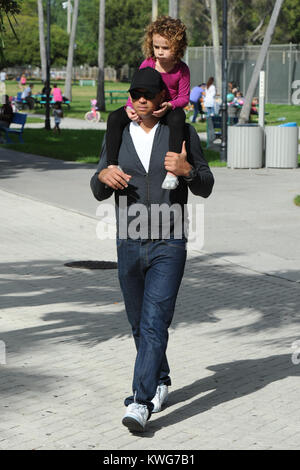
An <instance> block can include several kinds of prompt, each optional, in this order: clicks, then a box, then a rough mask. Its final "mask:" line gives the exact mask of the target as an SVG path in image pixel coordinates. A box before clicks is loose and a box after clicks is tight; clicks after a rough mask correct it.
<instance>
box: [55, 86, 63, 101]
mask: <svg viewBox="0 0 300 470" xmlns="http://www.w3.org/2000/svg"><path fill="white" fill-rule="evenodd" d="M52 95H53V101H54V102H55V103H62V102H63V95H62V92H61V89H60V88H59V87H58V86H57V84H56V83H54V85H53V90H52Z"/></svg>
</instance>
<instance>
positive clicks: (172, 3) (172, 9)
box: [169, 0, 178, 18]
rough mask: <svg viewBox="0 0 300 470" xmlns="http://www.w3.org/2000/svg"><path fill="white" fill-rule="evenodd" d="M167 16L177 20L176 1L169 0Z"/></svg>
mask: <svg viewBox="0 0 300 470" xmlns="http://www.w3.org/2000/svg"><path fill="white" fill-rule="evenodd" d="M169 16H171V17H172V18H178V0H169Z"/></svg>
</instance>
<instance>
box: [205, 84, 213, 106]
mask: <svg viewBox="0 0 300 470" xmlns="http://www.w3.org/2000/svg"><path fill="white" fill-rule="evenodd" d="M205 93H206V94H205V98H204V106H205V107H206V108H213V107H214V106H215V96H216V87H215V85H210V87H209V88H208V89H206V92H205Z"/></svg>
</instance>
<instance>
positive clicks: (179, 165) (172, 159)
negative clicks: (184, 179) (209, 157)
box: [165, 142, 192, 176]
mask: <svg viewBox="0 0 300 470" xmlns="http://www.w3.org/2000/svg"><path fill="white" fill-rule="evenodd" d="M186 157H187V153H186V148H185V142H183V144H182V149H181V153H175V152H167V153H166V156H165V169H166V170H167V171H170V172H171V173H174V175H176V176H188V175H189V172H190V171H191V169H192V166H191V165H190V164H189V162H188V161H187V159H186Z"/></svg>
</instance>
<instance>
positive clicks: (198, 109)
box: [190, 101, 201, 122]
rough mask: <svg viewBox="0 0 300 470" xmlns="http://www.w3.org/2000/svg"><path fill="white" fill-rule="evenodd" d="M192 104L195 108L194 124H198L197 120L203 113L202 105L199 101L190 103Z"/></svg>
mask: <svg viewBox="0 0 300 470" xmlns="http://www.w3.org/2000/svg"><path fill="white" fill-rule="evenodd" d="M190 103H191V104H192V105H193V106H194V115H193V119H192V122H196V118H197V116H198V114H199V113H200V111H201V104H200V102H199V101H190Z"/></svg>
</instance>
